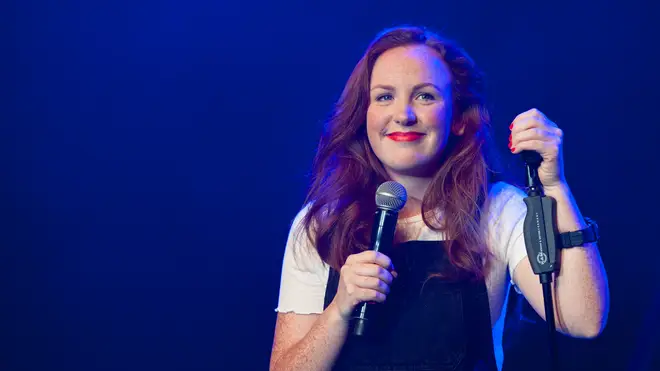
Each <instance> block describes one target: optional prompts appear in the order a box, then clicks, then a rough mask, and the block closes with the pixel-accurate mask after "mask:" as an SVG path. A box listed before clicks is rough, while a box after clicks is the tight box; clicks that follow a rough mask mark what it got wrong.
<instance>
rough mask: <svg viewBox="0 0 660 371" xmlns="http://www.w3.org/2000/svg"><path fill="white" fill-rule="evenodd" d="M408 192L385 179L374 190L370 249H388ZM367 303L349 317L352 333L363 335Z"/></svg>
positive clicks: (397, 184)
mask: <svg viewBox="0 0 660 371" xmlns="http://www.w3.org/2000/svg"><path fill="white" fill-rule="evenodd" d="M407 199H408V193H407V192H406V189H405V188H404V187H403V186H402V185H401V184H399V183H397V182H394V181H387V182H385V183H383V184H381V185H380V186H379V187H378V189H377V190H376V206H377V207H378V208H377V210H376V213H375V215H374V224H373V227H372V229H371V250H373V251H380V250H386V251H387V250H388V248H390V247H391V246H392V242H393V241H394V230H395V229H396V222H397V218H398V217H399V211H400V210H401V209H402V208H403V206H404V205H405V204H406V200H407ZM368 305H369V304H368V303H366V302H365V303H361V304H360V307H359V309H358V311H357V315H356V314H355V312H353V313H354V315H353V317H352V318H351V319H352V321H353V334H354V335H358V336H362V335H364V332H365V329H366V327H367V322H368V319H367V307H368Z"/></svg>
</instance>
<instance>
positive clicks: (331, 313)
mask: <svg viewBox="0 0 660 371" xmlns="http://www.w3.org/2000/svg"><path fill="white" fill-rule="evenodd" d="M325 311H326V313H327V315H328V321H329V322H330V323H332V324H335V325H342V324H343V325H348V322H349V320H350V317H349V316H344V315H342V313H341V310H340V309H339V307H338V306H337V304H336V303H335V302H334V300H333V301H332V302H331V303H330V304H329V305H328V307H327V308H326V309H325Z"/></svg>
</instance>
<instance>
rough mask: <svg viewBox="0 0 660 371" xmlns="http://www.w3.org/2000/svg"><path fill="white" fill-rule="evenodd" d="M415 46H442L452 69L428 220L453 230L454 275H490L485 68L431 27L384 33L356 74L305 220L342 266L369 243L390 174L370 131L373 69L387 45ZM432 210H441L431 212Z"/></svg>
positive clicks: (334, 123) (338, 110) (328, 256)
mask: <svg viewBox="0 0 660 371" xmlns="http://www.w3.org/2000/svg"><path fill="white" fill-rule="evenodd" d="M414 44H423V45H427V46H429V47H430V48H433V49H434V50H436V51H437V52H438V53H439V54H440V56H441V57H442V59H443V60H444V62H445V64H446V65H447V66H448V68H449V71H450V72H451V75H452V100H453V117H452V125H459V126H461V127H463V128H464V132H463V134H462V135H460V136H456V135H454V134H450V137H449V140H448V143H447V147H446V148H445V150H444V154H443V156H442V159H441V160H440V161H441V163H439V164H438V165H439V167H438V171H437V172H436V174H435V176H434V177H433V180H432V182H431V184H430V186H429V188H428V190H427V192H426V194H425V196H424V199H423V200H422V216H423V219H424V222H425V223H426V225H428V226H429V227H430V228H432V229H433V230H436V231H442V232H444V233H445V235H446V236H448V241H447V243H446V244H445V248H446V250H447V251H446V252H447V255H448V258H449V261H450V262H451V264H452V266H453V267H454V268H455V269H453V272H454V273H450V275H453V276H454V277H458V276H461V277H464V276H468V277H472V278H481V277H483V276H484V275H485V270H486V264H487V257H488V255H489V254H488V253H487V249H486V243H485V239H486V238H485V231H484V228H482V226H481V223H480V215H481V210H482V209H483V205H484V202H485V199H486V195H487V192H488V187H489V183H490V182H491V181H492V176H491V175H492V167H493V165H494V164H491V163H489V162H490V161H489V153H490V152H489V148H488V147H489V142H490V139H489V138H490V136H489V125H490V115H489V112H488V110H487V108H486V106H485V104H484V97H483V96H484V91H483V90H484V86H483V78H482V73H481V72H480V71H479V70H478V69H477V67H476V66H475V63H474V62H473V60H472V59H471V58H470V57H469V56H468V55H467V53H466V52H465V51H463V50H462V49H461V48H460V47H459V46H458V45H457V44H455V43H453V42H452V41H450V40H447V39H445V38H442V37H440V36H439V35H438V34H436V33H434V32H431V31H429V30H428V29H426V28H421V27H412V26H403V27H398V28H392V29H387V30H385V31H383V32H381V33H380V34H379V35H378V36H377V37H376V38H375V39H374V40H373V41H372V42H371V44H370V45H369V47H368V48H367V50H366V52H365V54H364V55H363V57H362V58H361V59H360V61H359V62H358V64H357V65H356V67H355V68H354V70H353V72H352V73H351V75H350V77H349V79H348V81H347V83H346V86H345V88H344V90H343V92H342V94H341V96H340V98H339V100H338V101H337V102H336V104H335V106H334V109H333V110H332V112H331V115H330V116H329V118H328V119H327V121H326V123H325V127H324V132H323V134H322V136H321V139H320V142H319V145H318V150H317V153H316V156H315V159H314V162H313V168H312V173H311V185H310V188H309V191H308V194H307V197H306V200H305V204H306V205H308V210H307V213H306V214H305V217H304V219H303V226H304V228H305V232H306V234H307V236H309V238H311V240H312V243H313V245H314V246H315V247H316V249H317V251H318V253H319V255H320V257H321V258H322V259H323V260H324V261H325V262H326V263H328V264H329V265H330V266H331V267H333V268H335V269H339V268H340V267H341V266H342V265H343V264H344V262H345V261H346V258H347V257H348V256H349V255H351V254H354V253H357V252H360V251H364V250H366V249H368V247H369V242H370V241H369V239H370V231H371V225H372V223H373V215H374V212H375V211H376V205H375V203H374V195H375V192H376V189H377V188H378V186H379V185H380V184H381V183H382V182H384V181H386V180H389V177H388V175H387V173H386V171H385V169H384V168H383V166H382V164H381V163H380V161H379V160H378V158H377V157H376V155H375V154H374V153H373V151H372V149H371V146H370V145H369V141H368V139H367V134H366V113H367V108H368V106H369V102H370V99H369V88H370V86H369V85H370V80H371V72H372V69H373V66H374V63H375V62H376V60H377V59H378V57H379V56H380V55H381V54H382V53H383V52H385V51H387V50H389V49H392V48H396V47H401V46H408V45H414ZM428 211H440V212H439V213H438V212H430V213H429V212H428Z"/></svg>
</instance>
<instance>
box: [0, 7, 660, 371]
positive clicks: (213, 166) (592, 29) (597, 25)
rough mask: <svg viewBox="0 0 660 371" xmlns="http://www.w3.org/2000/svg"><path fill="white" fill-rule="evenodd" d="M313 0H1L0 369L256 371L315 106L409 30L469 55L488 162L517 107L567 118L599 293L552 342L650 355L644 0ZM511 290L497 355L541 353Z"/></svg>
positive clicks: (623, 356)
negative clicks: (479, 87) (480, 81)
mask: <svg viewBox="0 0 660 371" xmlns="http://www.w3.org/2000/svg"><path fill="white" fill-rule="evenodd" d="M310 4H311V3H310V2H306V1H288V2H281V1H250V2H240V1H231V2H228V1H190V2H182V1H149V2H144V1H137V2H128V1H42V2H28V1H21V2H15V3H12V2H10V3H8V4H5V5H4V8H5V10H4V11H3V12H2V14H3V19H5V20H4V21H3V22H2V24H3V26H2V29H3V30H4V31H5V32H4V34H5V35H7V36H8V39H7V40H8V41H9V44H7V45H6V46H5V48H4V49H3V50H4V52H3V53H2V54H3V56H4V57H5V58H3V60H4V61H3V65H4V66H5V68H3V71H2V76H3V81H4V82H3V83H2V87H3V91H5V92H6V94H3V102H2V104H0V107H2V111H3V117H4V118H3V119H2V120H1V132H0V138H1V140H2V143H3V144H2V145H1V146H0V155H1V156H0V158H1V159H2V174H1V180H0V187H1V190H2V192H1V197H2V199H1V205H2V214H3V216H4V218H3V220H4V222H3V226H2V227H1V228H0V239H1V240H0V246H1V250H0V251H2V255H1V258H0V277H1V280H0V281H1V285H2V300H1V302H2V304H1V305H0V312H1V316H0V334H1V335H0V336H1V337H2V339H3V341H2V344H3V346H2V351H0V368H1V369H3V370H12V371H14V370H40V371H46V370H84V371H90V370H140V371H142V370H163V371H166V370H265V369H267V364H268V359H269V352H270V346H271V342H272V333H273V327H274V320H275V312H274V308H275V306H276V303H277V294H278V287H279V275H280V267H281V259H282V254H283V249H284V244H285V239H286V236H287V233H288V229H289V226H290V222H291V220H292V218H293V217H294V215H295V214H296V212H297V211H298V210H299V208H300V207H301V206H302V202H303V198H304V192H305V189H306V185H307V178H306V175H307V172H308V170H309V168H310V165H311V160H312V157H313V155H314V151H315V148H316V144H317V140H318V136H319V133H320V129H321V122H322V120H323V119H324V118H325V117H326V116H327V114H328V112H329V110H330V108H331V107H332V104H333V102H334V101H335V99H337V97H338V96H339V94H340V91H341V89H342V88H343V84H344V82H345V81H346V79H347V78H348V75H349V74H350V72H351V70H352V68H353V66H354V65H355V63H356V62H357V60H358V59H359V58H360V56H361V53H362V52H363V50H364V48H365V47H366V46H367V44H368V43H369V41H370V40H371V39H372V37H373V36H374V35H375V34H376V33H377V32H379V31H380V30H381V29H383V28H385V27H390V26H395V25H398V24H403V23H413V24H424V25H428V26H430V27H432V28H434V29H436V30H439V31H441V32H444V33H445V34H447V35H448V36H450V37H451V38H454V39H456V40H457V41H459V42H460V43H462V44H463V45H464V46H465V48H466V49H467V50H468V51H469V52H470V53H471V54H472V56H473V57H474V59H475V60H476V61H477V62H478V63H479V64H480V65H481V67H482V68H483V69H484V70H485V72H486V77H487V80H488V83H489V87H488V92H489V96H490V102H491V108H492V110H493V125H494V129H495V136H496V139H497V141H498V145H499V149H500V150H501V151H502V153H503V154H504V156H505V158H508V159H511V158H510V157H511V156H510V155H508V153H507V148H506V146H507V143H508V142H507V137H508V129H507V128H508V126H509V123H510V122H511V121H512V120H513V118H514V117H515V116H516V115H517V114H519V113H521V112H523V111H525V110H528V109H530V108H533V107H536V108H538V109H540V110H542V111H543V112H545V113H546V114H547V115H548V116H549V117H550V118H551V119H552V120H554V121H556V122H557V123H558V124H559V126H561V127H562V128H563V129H564V132H565V147H564V150H565V160H566V173H567V178H568V181H569V182H570V185H571V187H572V190H573V191H574V193H575V195H576V197H577V199H578V202H579V205H580V207H581V209H582V211H583V212H584V214H585V215H588V216H591V217H592V218H594V219H596V220H597V221H598V222H599V224H600V226H601V231H602V236H603V240H602V243H601V249H602V255H603V258H604V260H605V264H606V266H607V271H608V273H609V279H610V288H611V293H612V302H611V315H610V318H609V324H608V326H607V329H606V330H605V332H604V334H603V335H602V337H600V338H598V339H597V340H594V341H583V340H575V339H566V338H563V339H562V341H561V348H560V352H561V354H562V364H563V365H564V368H563V370H584V369H598V370H648V369H651V362H652V361H653V360H652V359H651V358H650V357H648V356H647V354H649V353H648V351H650V350H651V349H657V347H658V343H657V341H658V340H657V337H655V333H657V331H658V323H657V313H658V304H657V299H656V298H657V297H658V295H659V292H660V287H659V284H658V278H657V273H656V272H657V266H658V264H657V258H656V250H657V241H656V239H655V238H654V235H655V234H656V233H657V232H658V223H657V218H655V215H656V210H657V208H658V201H657V199H658V197H657V195H656V192H657V190H656V188H657V184H658V181H657V179H655V177H656V176H657V174H656V173H657V169H658V165H657V159H656V157H657V153H658V152H657V148H658V146H657V138H658V132H659V130H658V126H659V122H658V99H659V98H660V95H659V94H658V86H659V73H658V66H659V65H660V60H659V59H658V54H657V51H656V47H657V35H658V34H659V33H660V32H659V31H658V29H657V26H656V25H655V24H654V23H652V22H653V20H654V19H655V16H654V14H656V12H655V10H656V9H654V8H655V7H656V6H655V5H652V4H651V2H648V1H642V0H629V1H618V2H614V1H606V2H603V1H586V2H584V1H582V2H580V1H578V2H575V1H559V2H557V1H554V2H530V1H513V2H493V1H473V0H470V1H453V2H438V1H435V2H400V1H391V2H388V1H384V2H376V1H357V2H354V1H344V0H342V1H334V2H323V3H318V4H315V5H310ZM512 160H514V161H513V162H512V165H511V166H512V167H511V170H512V171H515V172H520V173H519V174H522V171H523V169H522V167H519V166H518V165H519V164H516V162H515V159H512ZM653 303H656V304H655V305H656V308H655V312H654V311H653V310H654V309H652V307H651V306H652V304H653ZM509 304H510V310H509V319H510V320H511V321H512V322H511V324H512V326H516V328H517V329H518V333H517V334H513V335H512V334H511V333H508V335H509V336H512V338H511V340H510V341H508V342H507V344H510V348H507V349H506V352H507V355H508V357H507V364H506V367H505V368H506V369H508V370H515V368H514V365H523V366H521V368H518V369H524V370H530V369H535V368H530V367H532V366H529V365H530V364H534V363H530V362H539V357H540V356H541V355H542V354H541V353H540V352H541V348H542V342H543V340H544V334H545V333H544V329H545V328H544V327H543V324H542V323H537V321H538V318H536V317H534V315H533V314H530V313H528V312H526V309H525V308H526V307H525V305H524V304H525V303H524V302H518V301H515V300H514V301H512V302H510V303H509ZM527 309H528V308H527ZM521 318H522V319H521ZM654 326H655V327H654ZM654 328H655V330H654ZM568 361H570V362H571V363H570V364H569V363H568ZM509 362H510V363H509ZM655 367H656V369H657V368H658V367H660V366H658V364H657V360H656V364H655Z"/></svg>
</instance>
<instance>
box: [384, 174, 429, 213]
mask: <svg viewBox="0 0 660 371" xmlns="http://www.w3.org/2000/svg"><path fill="white" fill-rule="evenodd" d="M390 178H391V179H392V180H393V181H395V182H399V183H401V185H403V186H404V187H405V188H406V193H407V194H408V200H407V201H406V206H404V207H403V210H401V212H400V215H401V216H402V217H410V216H414V215H418V214H420V213H421V212H422V200H424V195H425V194H426V190H427V189H428V188H429V185H430V184H431V181H432V180H433V179H432V178H430V177H417V176H409V175H401V174H390Z"/></svg>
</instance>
